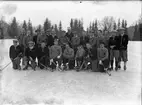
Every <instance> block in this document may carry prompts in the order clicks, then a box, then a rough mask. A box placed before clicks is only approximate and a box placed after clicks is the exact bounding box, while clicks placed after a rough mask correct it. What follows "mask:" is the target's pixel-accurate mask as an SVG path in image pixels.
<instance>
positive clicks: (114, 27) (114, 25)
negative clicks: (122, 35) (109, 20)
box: [113, 22, 116, 30]
mask: <svg viewBox="0 0 142 105" xmlns="http://www.w3.org/2000/svg"><path fill="white" fill-rule="evenodd" d="M113 29H114V30H116V22H114V24H113Z"/></svg>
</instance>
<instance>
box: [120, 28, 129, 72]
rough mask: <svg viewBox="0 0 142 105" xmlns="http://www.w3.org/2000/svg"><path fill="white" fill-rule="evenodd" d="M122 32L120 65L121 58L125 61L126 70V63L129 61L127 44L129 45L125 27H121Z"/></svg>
mask: <svg viewBox="0 0 142 105" xmlns="http://www.w3.org/2000/svg"><path fill="white" fill-rule="evenodd" d="M119 32H120V35H119V37H120V59H119V67H120V68H121V66H120V63H121V60H122V61H123V62H124V70H126V69H127V68H126V63H127V61H128V57H127V45H128V35H126V34H125V29H124V28H121V29H119Z"/></svg>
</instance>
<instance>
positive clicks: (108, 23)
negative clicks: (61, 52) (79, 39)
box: [0, 16, 142, 40]
mask: <svg viewBox="0 0 142 105" xmlns="http://www.w3.org/2000/svg"><path fill="white" fill-rule="evenodd" d="M141 26H142V23H140V22H139V23H137V24H136V25H135V26H133V27H135V31H134V37H130V40H140V27H141ZM69 27H70V29H71V31H76V32H77V34H78V35H79V36H80V35H82V32H83V31H84V30H85V29H84V26H83V19H73V18H72V19H71V20H70V23H69ZM120 27H123V28H125V29H126V33H127V31H128V30H127V29H128V28H129V27H127V20H124V19H118V20H117V21H116V20H115V19H114V17H112V16H106V17H104V18H103V19H102V20H97V19H96V20H95V21H93V22H90V23H89V25H88V27H87V29H86V32H87V33H90V32H93V33H95V34H97V31H98V30H99V29H101V30H102V31H103V32H108V33H109V32H111V31H112V30H117V29H119V28H120ZM22 28H23V29H24V30H25V32H27V30H30V31H31V34H32V35H34V31H35V29H38V30H40V31H44V32H45V34H46V31H47V30H48V29H54V30H55V32H56V35H57V36H58V37H60V36H61V34H62V31H64V30H63V27H62V21H60V22H59V23H58V24H52V22H51V20H49V19H48V18H46V19H45V21H44V23H43V24H42V25H41V24H40V25H38V26H33V25H32V22H31V20H30V19H29V20H28V21H26V20H24V21H23V23H22V24H21V23H18V21H17V19H16V17H14V18H13V19H12V21H11V22H10V23H7V22H5V21H4V20H2V19H1V20H0V29H1V30H5V31H6V32H5V33H4V32H3V34H0V39H3V38H5V36H9V37H10V38H14V37H16V36H18V35H20V32H21V30H22Z"/></svg>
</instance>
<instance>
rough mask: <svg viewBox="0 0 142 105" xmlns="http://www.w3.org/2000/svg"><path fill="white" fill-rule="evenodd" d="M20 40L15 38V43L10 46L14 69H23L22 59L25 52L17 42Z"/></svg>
mask: <svg viewBox="0 0 142 105" xmlns="http://www.w3.org/2000/svg"><path fill="white" fill-rule="evenodd" d="M17 43H18V40H13V45H12V46H10V50H9V57H10V59H11V61H12V65H13V69H14V70H16V69H19V70H21V66H20V60H21V56H22V54H23V52H22V48H21V47H20V46H19V45H18V44H17Z"/></svg>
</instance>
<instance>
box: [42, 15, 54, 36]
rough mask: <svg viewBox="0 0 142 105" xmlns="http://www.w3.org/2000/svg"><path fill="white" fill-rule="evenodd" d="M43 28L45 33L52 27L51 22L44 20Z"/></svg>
mask: <svg viewBox="0 0 142 105" xmlns="http://www.w3.org/2000/svg"><path fill="white" fill-rule="evenodd" d="M43 27H44V32H45V33H46V31H47V30H48V29H50V28H51V27H52V26H51V22H50V20H49V19H48V18H46V19H45V22H44V24H43Z"/></svg>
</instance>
